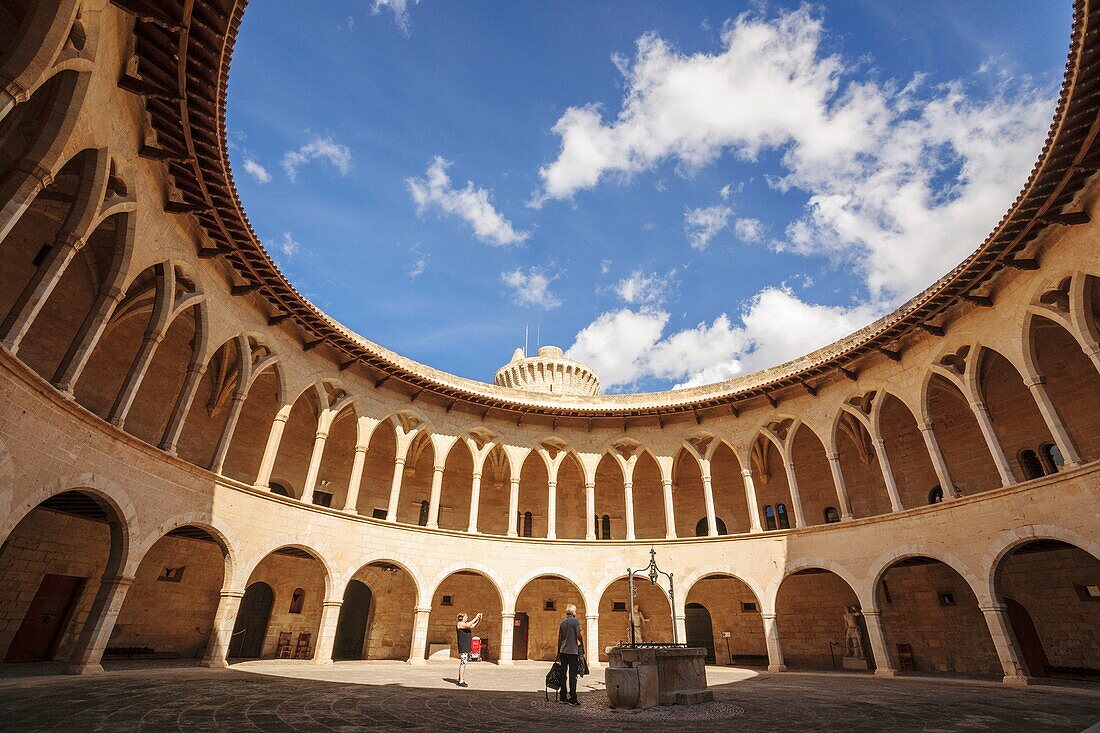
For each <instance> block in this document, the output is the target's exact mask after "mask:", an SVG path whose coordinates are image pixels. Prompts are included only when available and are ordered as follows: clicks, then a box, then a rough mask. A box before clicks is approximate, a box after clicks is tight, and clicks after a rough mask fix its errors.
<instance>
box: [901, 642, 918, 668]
mask: <svg viewBox="0 0 1100 733" xmlns="http://www.w3.org/2000/svg"><path fill="white" fill-rule="evenodd" d="M898 668H899V669H901V670H902V671H909V672H915V671H916V669H917V660H916V659H914V658H913V645H912V644H898Z"/></svg>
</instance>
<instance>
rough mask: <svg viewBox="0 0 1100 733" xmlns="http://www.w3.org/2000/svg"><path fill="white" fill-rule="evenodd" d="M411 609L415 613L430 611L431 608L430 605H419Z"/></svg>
mask: <svg viewBox="0 0 1100 733" xmlns="http://www.w3.org/2000/svg"><path fill="white" fill-rule="evenodd" d="M413 611H415V612H416V613H431V612H432V608H431V606H419V607H417V608H414V609H413Z"/></svg>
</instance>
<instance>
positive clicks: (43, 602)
mask: <svg viewBox="0 0 1100 733" xmlns="http://www.w3.org/2000/svg"><path fill="white" fill-rule="evenodd" d="M84 581H85V579H84V578H78V577H75V576H72V575H46V576H44V577H43V578H42V582H41V583H39V584H38V591H37V592H36V593H35V594H34V599H33V600H31V605H30V607H29V608H28V609H27V614H26V615H25V616H24V617H23V623H21V624H20V625H19V630H18V631H16V632H15V638H13V639H12V641H11V644H10V645H9V646H8V653H7V655H6V656H5V657H4V661H5V662H44V661H47V660H49V659H52V658H53V655H54V651H55V650H56V649H57V642H58V640H59V639H60V638H61V632H62V631H64V630H65V627H66V626H68V625H69V614H70V612H71V611H72V609H73V606H74V605H75V604H76V601H77V599H78V598H80V593H81V591H83V590H84Z"/></svg>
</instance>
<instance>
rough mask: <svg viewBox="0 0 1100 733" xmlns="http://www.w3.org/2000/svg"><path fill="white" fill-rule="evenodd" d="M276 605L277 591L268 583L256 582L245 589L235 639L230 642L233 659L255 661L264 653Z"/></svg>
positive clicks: (238, 613) (234, 633)
mask: <svg viewBox="0 0 1100 733" xmlns="http://www.w3.org/2000/svg"><path fill="white" fill-rule="evenodd" d="M274 603H275V591H273V590H272V589H271V586H270V585H268V584H267V583H264V582H262V581H260V582H256V583H253V584H252V585H250V586H248V588H246V589H245V591H244V598H242V599H241V607H240V610H239V611H237V622H236V623H235V624H233V639H232V641H230V642H229V656H230V657H231V658H244V659H255V658H256V657H259V656H260V655H261V654H262V653H263V648H264V637H265V636H266V635H267V624H268V621H269V620H270V619H271V607H272V605H274Z"/></svg>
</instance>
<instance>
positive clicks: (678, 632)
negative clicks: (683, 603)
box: [672, 613, 688, 644]
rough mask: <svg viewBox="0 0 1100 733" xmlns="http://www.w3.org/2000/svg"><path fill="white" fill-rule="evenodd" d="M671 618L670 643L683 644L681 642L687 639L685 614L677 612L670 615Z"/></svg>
mask: <svg viewBox="0 0 1100 733" xmlns="http://www.w3.org/2000/svg"><path fill="white" fill-rule="evenodd" d="M672 620H673V626H672V631H673V637H672V643H673V644H683V643H685V642H686V641H687V638H688V632H687V616H686V615H685V614H682V613H678V614H676V615H675V616H673V617H672Z"/></svg>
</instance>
